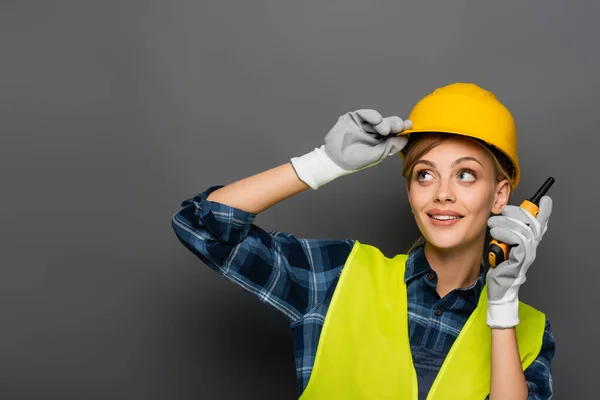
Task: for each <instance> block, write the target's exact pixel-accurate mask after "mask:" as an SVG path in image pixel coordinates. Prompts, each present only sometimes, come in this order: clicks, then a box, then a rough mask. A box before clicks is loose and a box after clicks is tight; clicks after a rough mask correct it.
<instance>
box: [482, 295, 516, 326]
mask: <svg viewBox="0 0 600 400" xmlns="http://www.w3.org/2000/svg"><path fill="white" fill-rule="evenodd" d="M519 322H520V321H519V299H518V298H515V299H513V300H510V301H505V302H502V303H500V302H493V301H489V302H488V307H487V324H488V326H489V327H490V328H497V329H506V328H513V327H515V326H517V325H519Z"/></svg>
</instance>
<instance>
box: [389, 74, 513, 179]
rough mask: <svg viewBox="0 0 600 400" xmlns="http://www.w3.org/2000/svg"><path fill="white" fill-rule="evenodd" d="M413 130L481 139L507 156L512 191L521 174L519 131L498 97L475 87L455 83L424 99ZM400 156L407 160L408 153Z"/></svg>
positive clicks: (413, 113) (413, 114) (412, 116)
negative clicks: (509, 162) (518, 144)
mask: <svg viewBox="0 0 600 400" xmlns="http://www.w3.org/2000/svg"><path fill="white" fill-rule="evenodd" d="M408 119H409V120H411V121H412V124H413V126H412V129H407V130H405V131H402V132H401V133H400V134H399V135H410V134H411V133H418V132H445V133H454V134H457V135H464V136H469V137H472V138H476V139H480V140H482V141H484V142H485V143H487V144H488V145H490V146H493V147H495V148H496V149H498V150H500V152H502V153H503V154H505V155H506V156H507V157H508V159H509V160H510V161H511V163H512V164H513V165H512V166H513V167H514V170H513V171H512V182H513V187H514V188H516V187H517V184H518V183H519V180H520V177H521V173H520V168H519V156H518V154H517V129H516V126H515V121H514V119H513V117H512V115H511V113H510V111H509V110H508V109H507V108H506V107H505V106H504V105H503V104H502V103H500V102H499V101H498V100H497V99H496V96H495V95H494V94H493V93H492V92H489V91H487V90H485V89H482V88H481V87H479V86H477V85H475V84H473V83H462V82H459V83H453V84H451V85H447V86H443V87H441V88H438V89H436V90H434V91H433V93H430V94H429V95H427V96H425V97H424V98H423V99H421V100H420V101H419V102H418V103H417V104H416V105H415V107H414V108H413V110H412V111H411V112H410V115H409V116H408ZM400 156H401V157H402V159H403V160H404V156H405V153H404V152H401V153H400Z"/></svg>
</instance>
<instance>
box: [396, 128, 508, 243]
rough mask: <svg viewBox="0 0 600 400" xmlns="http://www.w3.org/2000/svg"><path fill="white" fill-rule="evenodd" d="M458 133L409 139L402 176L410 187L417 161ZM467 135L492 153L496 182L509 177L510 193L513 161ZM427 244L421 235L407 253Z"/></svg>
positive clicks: (419, 136) (419, 135)
mask: <svg viewBox="0 0 600 400" xmlns="http://www.w3.org/2000/svg"><path fill="white" fill-rule="evenodd" d="M456 136H457V135H456V134H452V133H442V132H427V133H424V134H423V133H418V134H412V135H411V136H410V138H409V140H408V143H407V145H406V146H405V147H404V149H403V150H402V154H403V155H404V162H403V164H402V176H403V177H404V179H406V183H407V185H408V188H409V189H410V185H411V181H412V179H411V177H412V173H413V168H414V166H415V164H416V162H417V161H419V160H420V159H421V157H423V156H424V155H425V154H427V153H428V152H429V151H431V150H432V149H434V148H435V147H437V146H439V145H440V144H442V143H443V142H445V141H446V140H448V139H451V138H453V137H456ZM462 137H466V138H468V139H470V140H473V141H474V142H476V143H477V144H478V145H480V146H481V147H482V148H483V149H485V151H486V152H487V153H488V154H489V155H490V157H491V159H492V165H493V166H494V175H495V178H496V182H500V181H502V180H504V179H507V180H508V182H509V188H510V193H511V194H512V191H513V188H514V187H513V186H514V185H513V181H512V179H511V176H513V171H514V166H513V165H512V163H511V161H510V160H509V159H508V157H507V156H506V155H504V153H502V152H501V151H500V150H498V149H496V148H495V147H493V146H491V145H489V144H487V143H485V142H483V141H481V140H479V139H475V138H471V137H467V136H462ZM423 244H425V238H424V237H423V236H422V235H421V236H419V238H417V240H415V242H414V243H413V244H412V245H411V246H410V247H409V249H408V250H407V251H406V253H407V254H408V253H410V252H411V251H412V250H414V249H415V248H417V247H419V246H421V245H423Z"/></svg>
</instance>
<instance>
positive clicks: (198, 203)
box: [172, 186, 354, 322]
mask: <svg viewBox="0 0 600 400" xmlns="http://www.w3.org/2000/svg"><path fill="white" fill-rule="evenodd" d="M220 188H222V187H219V186H214V187H211V188H209V189H207V190H206V191H204V192H203V193H201V194H199V195H197V196H195V197H194V198H192V199H188V200H186V201H184V202H183V204H182V205H183V208H182V209H181V210H179V211H178V212H176V213H175V214H174V215H173V218H172V226H173V230H174V231H175V234H176V235H177V238H178V239H179V241H180V242H181V243H182V244H183V245H184V246H185V247H186V248H187V249H188V250H190V251H191V252H192V253H193V254H194V255H195V256H197V257H198V258H200V260H202V261H203V262H204V263H205V264H206V265H207V266H208V267H210V268H211V269H213V270H214V271H216V272H218V273H219V274H221V275H223V276H224V277H225V278H227V279H229V280H230V281H232V282H233V283H235V284H237V285H238V286H240V287H242V288H243V289H245V290H246V291H248V292H250V293H251V294H253V295H255V296H256V297H258V298H259V299H260V300H261V301H262V302H265V303H267V304H269V305H271V306H272V307H274V308H275V309H277V310H278V311H280V312H281V313H282V314H283V315H284V316H285V317H287V319H288V320H290V321H291V322H294V321H296V320H298V319H299V318H301V317H302V316H303V315H304V314H306V313H307V312H308V311H309V310H310V309H311V308H313V307H314V306H316V305H317V303H318V302H320V300H321V298H322V296H323V295H324V294H325V293H326V291H327V289H328V288H329V286H330V284H331V283H332V282H333V281H334V280H335V279H336V278H337V275H338V274H339V271H340V270H341V268H342V267H343V265H344V263H345V261H346V259H347V257H348V255H349V254H350V251H351V250H352V246H353V244H354V241H351V240H317V239H299V238H296V237H294V236H293V235H290V234H287V233H282V232H266V231H264V230H263V229H261V228H260V227H258V226H256V225H254V224H253V221H254V219H255V217H256V215H255V214H252V213H248V212H246V211H243V210H240V209H237V208H233V207H230V206H228V205H225V204H220V203H216V202H212V201H209V200H207V197H208V196H210V194H211V193H214V192H215V191H216V190H218V189H220Z"/></svg>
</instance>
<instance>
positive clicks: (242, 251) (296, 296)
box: [172, 186, 555, 400]
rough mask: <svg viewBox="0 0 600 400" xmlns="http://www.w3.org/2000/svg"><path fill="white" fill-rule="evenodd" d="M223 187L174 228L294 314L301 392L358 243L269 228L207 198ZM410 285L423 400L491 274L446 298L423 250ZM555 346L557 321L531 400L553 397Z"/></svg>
mask: <svg viewBox="0 0 600 400" xmlns="http://www.w3.org/2000/svg"><path fill="white" fill-rule="evenodd" d="M220 187H222V186H213V187H210V188H208V189H207V190H206V191H204V192H203V193H201V194H199V195H197V196H195V197H193V198H191V199H188V200H185V201H183V203H182V207H183V208H181V209H180V210H179V211H178V212H176V213H175V214H174V215H173V218H172V227H173V229H174V231H175V233H176V235H177V237H178V238H179V240H180V241H181V243H182V244H183V245H184V246H185V247H187V248H188V249H189V250H190V251H191V252H192V253H194V254H195V255H196V256H197V257H199V258H200V259H201V260H202V261H203V262H204V263H205V264H206V265H208V266H209V267H210V268H212V269H214V270H215V271H217V272H218V273H220V274H222V275H223V276H225V277H226V278H228V279H229V280H231V281H233V282H234V283H236V284H237V285H239V286H241V287H242V288H244V289H246V290H247V291H249V292H250V293H252V294H254V295H255V296H256V297H257V298H258V299H259V300H260V301H263V302H265V303H268V304H270V305H271V306H273V307H274V308H275V309H277V310H279V311H280V312H281V313H283V314H284V315H285V316H286V317H287V319H288V320H289V321H290V327H291V329H292V333H293V339H294V349H295V362H296V375H297V382H298V391H299V393H300V394H301V393H302V391H303V390H304V388H305V387H306V385H307V383H308V380H309V378H310V374H311V372H312V368H313V363H314V360H315V355H316V351H317V345H318V342H319V336H320V333H321V329H322V327H323V322H324V320H325V315H326V314H327V309H328V307H329V302H330V300H331V297H332V295H333V292H334V290H335V287H336V284H337V281H338V278H339V276H340V272H341V270H342V267H343V266H344V263H345V262H346V259H347V258H348V256H349V254H350V251H351V249H352V246H353V245H354V243H355V241H354V240H351V239H347V240H323V239H302V238H297V237H294V236H293V235H291V234H288V233H283V232H266V231H264V230H263V229H261V228H260V227H258V226H256V225H254V224H253V222H254V219H255V217H256V215H255V214H252V213H248V212H245V211H243V210H240V209H236V208H233V207H230V206H227V205H224V204H220V203H216V202H211V201H208V200H206V197H207V196H208V195H209V194H210V193H211V192H212V191H214V190H216V189H218V188H220ZM405 282H406V284H407V297H408V325H409V335H410V345H411V351H412V355H413V363H414V365H415V369H416V371H417V377H418V386H419V398H420V399H421V398H425V397H426V395H427V392H428V391H429V388H430V387H431V384H432V383H433V380H434V379H435V376H436V375H437V372H438V371H439V368H440V367H441V365H442V363H443V361H444V359H445V357H446V354H447V353H448V351H449V350H450V347H451V346H452V344H453V343H454V340H455V339H456V337H457V336H458V334H459V333H460V331H461V329H462V327H463V325H464V324H465V322H466V320H467V319H468V318H469V316H470V314H471V313H472V311H473V310H474V309H475V307H476V306H477V301H478V299H479V294H480V293H481V290H482V288H483V285H484V283H485V273H484V271H483V269H482V271H481V273H480V275H479V278H478V279H477V281H476V282H475V283H474V284H473V285H472V286H471V287H469V288H462V289H455V290H453V291H451V292H450V293H448V294H447V295H446V296H444V298H441V299H440V297H439V295H438V294H437V291H436V283H437V276H436V273H435V271H434V270H433V269H431V267H430V266H429V264H428V263H427V260H426V259H425V256H424V252H423V248H422V247H419V248H416V249H415V250H413V251H411V253H410V255H409V257H408V260H407V263H406V273H405ZM437 310H439V311H437ZM436 311H437V313H440V312H441V314H440V315H436ZM554 351H555V342H554V338H553V336H552V332H551V327H550V323H549V322H546V328H545V332H544V338H543V344H542V350H541V352H540V354H539V356H538V357H537V359H536V360H535V361H534V362H533V364H531V365H530V366H529V367H528V368H527V369H526V370H525V378H526V380H527V386H528V389H529V397H528V398H529V399H532V400H534V399H535V400H538V399H550V398H551V397H552V374H551V362H552V359H553V357H554Z"/></svg>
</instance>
